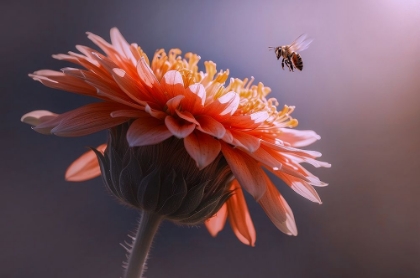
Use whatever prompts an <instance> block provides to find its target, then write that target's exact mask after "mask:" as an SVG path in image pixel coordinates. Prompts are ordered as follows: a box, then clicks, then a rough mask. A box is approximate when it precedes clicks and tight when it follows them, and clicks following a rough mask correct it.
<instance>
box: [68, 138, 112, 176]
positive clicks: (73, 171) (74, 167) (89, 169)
mask: <svg viewBox="0 0 420 278" xmlns="http://www.w3.org/2000/svg"><path fill="white" fill-rule="evenodd" d="M106 146H107V145H106V144H102V145H100V146H98V147H97V148H96V149H97V150H98V151H100V152H101V153H103V152H104V151H105V149H106ZM100 174H101V169H100V168H99V163H98V159H97V157H96V154H95V153H94V152H93V151H92V150H90V151H88V152H86V153H84V154H83V155H82V156H80V157H79V158H78V159H76V160H75V161H74V162H73V163H72V164H71V165H70V166H69V167H68V168H67V171H66V175H65V177H66V180H67V181H85V180H90V179H93V178H96V177H98V176H99V175H100Z"/></svg>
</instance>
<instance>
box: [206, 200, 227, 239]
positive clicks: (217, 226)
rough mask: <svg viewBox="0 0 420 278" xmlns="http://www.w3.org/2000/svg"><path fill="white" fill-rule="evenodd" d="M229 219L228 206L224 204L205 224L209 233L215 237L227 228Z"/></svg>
mask: <svg viewBox="0 0 420 278" xmlns="http://www.w3.org/2000/svg"><path fill="white" fill-rule="evenodd" d="M226 218H227V205H226V203H224V204H223V206H222V207H221V208H220V209H219V211H218V212H217V213H216V214H215V215H213V216H212V217H210V218H209V219H207V220H206V221H205V222H204V224H205V225H206V228H207V230H208V231H209V233H210V234H211V235H212V236H213V237H215V236H217V234H218V233H219V232H220V231H221V230H223V227H224V226H225V223H226Z"/></svg>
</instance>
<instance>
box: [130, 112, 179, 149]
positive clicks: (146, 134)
mask: <svg viewBox="0 0 420 278" xmlns="http://www.w3.org/2000/svg"><path fill="white" fill-rule="evenodd" d="M171 136H172V133H171V132H170V131H169V130H168V128H167V127H166V126H165V125H164V124H163V122H162V121H161V120H158V119H156V118H153V117H150V116H149V117H142V118H139V119H137V120H135V121H134V122H133V123H132V124H131V125H130V127H129V129H128V131H127V141H128V144H129V145H130V147H136V146H147V145H154V144H157V143H160V142H162V141H164V140H166V139H168V138H169V137H171Z"/></svg>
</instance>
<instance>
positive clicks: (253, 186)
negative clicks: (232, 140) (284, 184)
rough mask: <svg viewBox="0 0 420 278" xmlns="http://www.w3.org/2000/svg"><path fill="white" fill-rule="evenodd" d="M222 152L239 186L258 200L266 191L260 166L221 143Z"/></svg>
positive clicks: (241, 153) (240, 152) (236, 150)
mask: <svg viewBox="0 0 420 278" xmlns="http://www.w3.org/2000/svg"><path fill="white" fill-rule="evenodd" d="M221 143H222V144H221V145H222V152H223V155H224V156H225V158H226V161H227V163H228V164H229V166H230V169H231V170H232V172H233V174H234V175H235V178H236V179H237V180H238V181H239V183H240V185H241V186H242V187H243V188H245V190H246V191H248V192H249V193H250V194H251V195H252V196H253V197H254V198H255V200H257V201H258V200H259V199H260V198H261V197H262V196H263V195H264V193H265V191H266V190H267V185H266V181H265V178H264V177H265V176H266V175H265V173H264V171H263V170H262V169H261V166H260V164H259V163H258V162H257V161H256V160H255V159H253V158H252V157H250V156H248V155H247V154H245V153H244V152H242V151H241V150H238V149H234V148H232V147H230V146H229V145H228V144H226V143H224V142H223V141H222V142H221Z"/></svg>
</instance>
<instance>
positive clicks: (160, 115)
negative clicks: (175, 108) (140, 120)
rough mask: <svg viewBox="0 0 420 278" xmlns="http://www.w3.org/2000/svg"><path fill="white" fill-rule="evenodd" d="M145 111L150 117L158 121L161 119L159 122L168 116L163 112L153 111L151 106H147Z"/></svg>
mask: <svg viewBox="0 0 420 278" xmlns="http://www.w3.org/2000/svg"><path fill="white" fill-rule="evenodd" d="M144 111H146V112H147V113H149V114H150V116H152V117H154V118H156V119H159V120H163V119H165V118H166V116H167V114H166V113H165V112H162V111H161V110H157V109H153V108H152V107H150V105H149V104H147V105H146V107H145V108H144Z"/></svg>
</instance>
